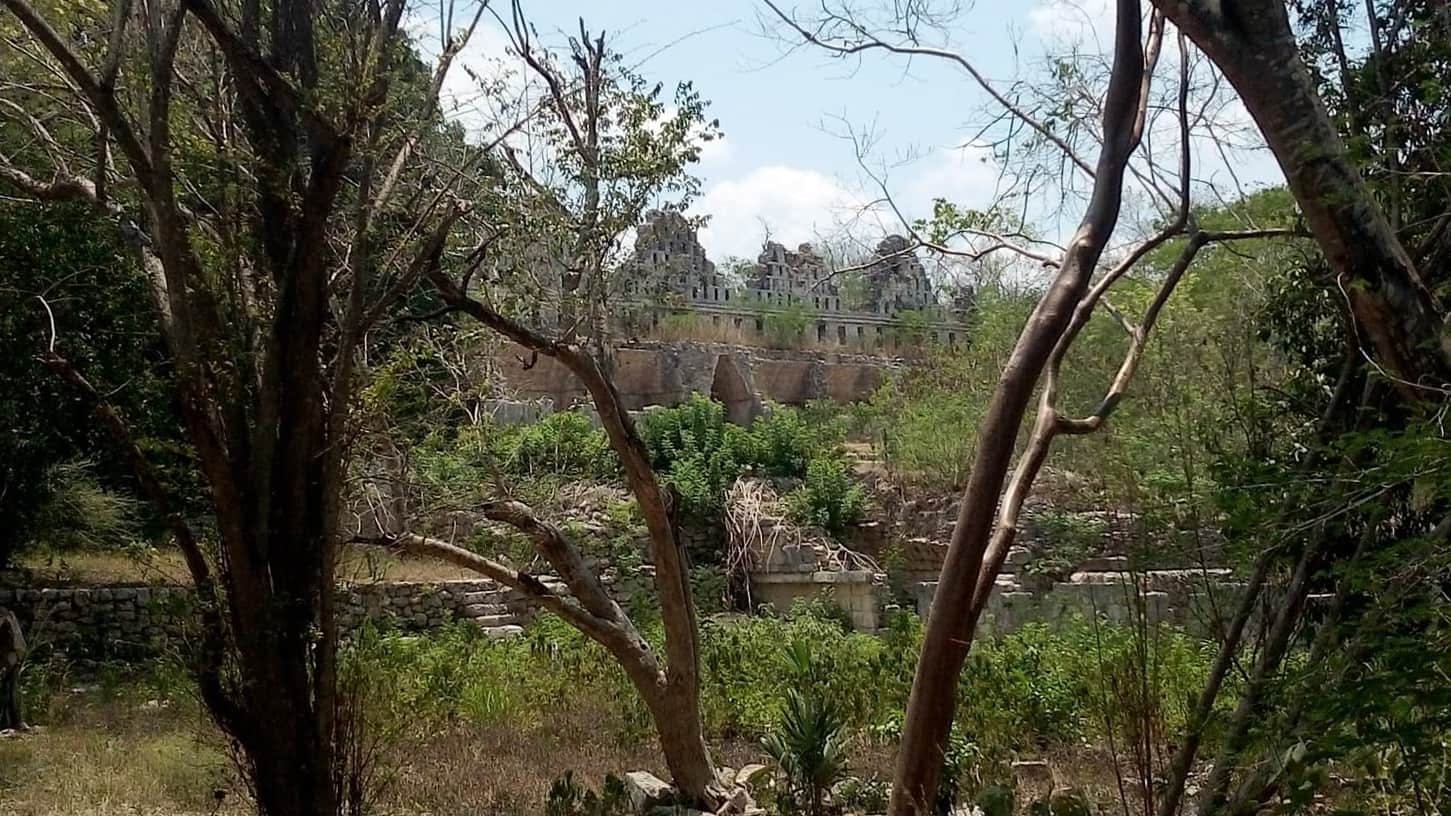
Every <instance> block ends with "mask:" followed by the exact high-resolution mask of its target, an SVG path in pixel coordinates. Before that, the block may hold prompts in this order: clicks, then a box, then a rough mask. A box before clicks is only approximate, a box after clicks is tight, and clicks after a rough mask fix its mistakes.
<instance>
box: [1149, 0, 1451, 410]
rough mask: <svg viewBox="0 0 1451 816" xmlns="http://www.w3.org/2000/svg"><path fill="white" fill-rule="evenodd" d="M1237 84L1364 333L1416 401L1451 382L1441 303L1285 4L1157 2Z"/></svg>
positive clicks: (1262, 0) (1256, 0)
mask: <svg viewBox="0 0 1451 816" xmlns="http://www.w3.org/2000/svg"><path fill="white" fill-rule="evenodd" d="M1154 3H1155V5H1156V6H1158V8H1160V9H1161V10H1162V11H1163V12H1164V14H1165V15H1167V16H1168V17H1169V19H1171V20H1173V21H1174V23H1175V24H1176V25H1178V26H1179V28H1180V29H1182V30H1183V31H1184V32H1185V33H1186V34H1188V35H1189V37H1190V38H1191V39H1193V40H1194V43H1195V45H1197V46H1199V48H1200V49H1201V50H1202V51H1204V53H1205V54H1207V55H1208V56H1209V58H1210V59H1211V60H1213V61H1214V64H1215V65H1216V66H1218V67H1219V69H1220V71H1222V72H1223V73H1224V76H1225V77H1226V78H1227V79H1228V80H1229V81H1230V83H1231V84H1232V85H1233V86H1234V89H1235V90H1236V91H1237V92H1238V93H1239V96H1240V98H1241V99H1242V100H1243V101H1244V104H1245V107H1246V108H1247V109H1248V110H1249V112H1250V115H1251V116H1252V117H1253V118H1254V120H1255V123H1256V124H1257V125H1258V126H1259V128H1260V131H1261V132H1262V133H1263V134H1264V137H1265V140H1266V142H1267V143H1268V144H1269V146H1270V149H1271V150H1272V151H1273V152H1274V154H1275V158H1276V160H1277V161H1278V162H1279V164H1280V168H1281V169H1282V170H1283V171H1284V173H1285V179H1286V181H1287V182H1288V183H1289V186H1290V190H1291V192H1293V193H1294V195H1295V199H1296V201H1297V202H1298V203H1299V205H1300V208H1301V210H1302V211H1303V212H1304V214H1305V220H1306V222H1307V223H1308V224H1309V226H1310V230H1311V232H1312V233H1313V234H1314V236H1315V240H1316V241H1317V242H1318V243H1319V245H1320V248H1321V251H1323V252H1324V254H1325V258H1326V260H1327V261H1328V262H1329V264H1330V269H1331V271H1332V272H1333V273H1334V280H1332V281H1329V282H1327V283H1328V285H1331V286H1334V287H1335V288H1336V290H1337V292H1339V293H1340V296H1341V297H1344V298H1346V299H1347V300H1348V301H1349V303H1350V308H1351V312H1352V314H1353V315H1354V318H1355V330H1356V333H1357V336H1358V338H1359V339H1360V340H1361V341H1362V342H1365V343H1368V345H1369V347H1370V349H1369V350H1370V351H1371V352H1373V355H1374V357H1375V358H1376V362H1377V363H1378V364H1379V365H1380V366H1381V367H1382V368H1384V369H1386V370H1387V371H1388V372H1389V373H1390V374H1392V375H1394V376H1395V377H1397V378H1399V379H1400V380H1402V381H1403V382H1401V383H1400V388H1401V391H1402V393H1403V394H1404V395H1406V396H1408V397H1410V398H1412V399H1414V400H1422V399H1425V398H1426V397H1427V396H1428V395H1429V394H1430V392H1428V391H1426V390H1425V389H1422V388H1417V387H1416V386H1417V385H1423V386H1428V387H1435V386H1442V385H1444V384H1446V383H1447V382H1451V364H1448V359H1451V347H1448V343H1447V336H1446V334H1445V333H1444V329H1443V323H1442V319H1441V316H1440V314H1439V310H1438V308H1437V305H1436V302H1435V300H1434V298H1433V297H1432V295H1431V292H1430V290H1429V289H1428V288H1427V287H1426V285H1425V283H1424V282H1423V280H1422V279H1421V276H1420V275H1419V273H1418V272H1417V271H1416V268H1415V265H1414V263H1413V262H1412V261H1411V258H1410V255H1409V254H1408V253H1407V252H1406V249H1405V247H1404V246H1402V244H1401V241H1400V239H1399V238H1398V237H1397V235H1396V233H1395V230H1393V229H1392V228H1391V225H1390V222H1389V221H1388V220H1387V219H1386V216H1385V213H1384V212H1383V211H1382V209H1381V207H1380V206H1379V205H1378V204H1377V203H1376V200H1375V197H1374V196H1373V195H1372V194H1371V191H1370V188H1369V187H1368V186H1367V185H1366V183H1365V181H1364V179H1362V178H1361V176H1360V173H1359V171H1358V170H1357V169H1356V168H1355V166H1354V165H1353V164H1351V162H1350V158H1349V156H1348V155H1347V154H1346V151H1345V145H1344V143H1342V142H1341V139H1340V134H1339V132H1338V131H1337V130H1336V128H1335V124H1334V122H1332V121H1331V119H1330V115H1329V113H1328V111H1327V110H1326V108H1325V105H1324V102H1323V101H1322V100H1321V98H1320V94H1319V92H1318V91H1317V90H1316V88H1315V82H1314V80H1313V79H1312V78H1311V76H1310V72H1309V70H1308V69H1307V68H1306V66H1305V63H1304V61H1303V60H1301V58H1300V50H1299V46H1298V45H1297V43H1296V42H1295V36H1294V33H1293V31H1292V30H1291V29H1290V20H1289V16H1288V14H1287V12H1286V10H1285V5H1284V3H1283V2H1282V0H1222V2H1219V3H1209V2H1205V1H1204V0H1154Z"/></svg>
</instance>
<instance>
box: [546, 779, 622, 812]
mask: <svg viewBox="0 0 1451 816" xmlns="http://www.w3.org/2000/svg"><path fill="white" fill-rule="evenodd" d="M629 811H630V797H629V794H628V793H627V792H626V791H625V783H624V782H623V781H621V780H620V778H619V777H618V776H615V775H614V774H607V775H606V776H605V783H604V786H603V787H602V788H601V789H600V792H599V793H595V792H594V791H593V790H591V789H590V788H589V787H588V786H587V785H582V784H580V783H578V782H576V781H574V771H565V772H564V776H562V777H560V778H558V779H556V780H554V783H553V784H551V785H550V786H549V798H548V799H546V800H545V802H544V816H623V814H626V813H628V812H629Z"/></svg>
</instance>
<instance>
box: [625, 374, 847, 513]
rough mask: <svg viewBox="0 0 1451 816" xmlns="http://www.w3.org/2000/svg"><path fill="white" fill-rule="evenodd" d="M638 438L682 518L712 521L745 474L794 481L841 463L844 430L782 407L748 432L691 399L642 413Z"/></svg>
mask: <svg viewBox="0 0 1451 816" xmlns="http://www.w3.org/2000/svg"><path fill="white" fill-rule="evenodd" d="M640 436H641V438H643V439H644V441H645V447H646V448H647V449H648V451H649V453H650V459H651V462H652V463H653V464H654V465H655V467H656V468H657V469H658V470H659V471H660V472H661V474H662V478H663V480H664V481H665V483H666V484H668V485H670V486H671V487H672V488H674V490H675V492H676V493H677V494H679V496H680V506H681V509H682V510H683V511H684V512H685V513H686V515H688V516H691V517H694V518H710V517H713V516H716V515H719V513H720V512H721V509H722V506H723V502H724V499H725V492H726V490H728V489H729V488H730V486H731V484H733V483H734V482H735V480H736V479H738V478H740V477H741V476H742V475H744V474H746V473H759V474H762V475H767V476H773V477H777V478H791V479H799V478H802V477H807V476H809V470H810V463H811V461H812V459H813V458H818V459H822V460H826V459H831V458H837V459H839V458H840V456H841V443H842V440H843V439H844V431H843V429H842V427H841V424H840V423H826V422H821V423H812V422H808V421H807V420H806V418H805V417H804V416H803V415H802V413H801V412H800V411H798V410H796V409H794V408H788V407H782V406H777V407H775V408H774V409H773V410H772V411H771V413H769V414H767V415H766V416H763V417H761V418H760V419H757V420H756V421H755V422H754V423H753V424H752V425H751V427H750V429H749V430H748V429H745V428H741V427H739V426H737V425H733V424H731V423H729V422H727V421H726V418H725V408H724V406H722V405H721V404H720V403H718V402H714V401H712V400H710V399H709V398H707V397H704V396H702V395H700V394H693V395H691V397H690V399H688V400H686V401H685V402H683V403H681V404H679V405H677V406H675V407H673V408H665V409H662V410H658V411H651V412H650V413H648V414H646V415H645V416H644V418H643V419H642V420H641V422H640ZM844 472H845V470H844V467H843V473H844Z"/></svg>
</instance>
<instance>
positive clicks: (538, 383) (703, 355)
mask: <svg viewBox="0 0 1451 816" xmlns="http://www.w3.org/2000/svg"><path fill="white" fill-rule="evenodd" d="M521 358H523V359H530V360H531V362H532V365H530V366H529V367H528V368H525V367H524V366H523V365H521V364H520V363H519V359H521ZM497 361H498V371H499V376H500V378H501V379H502V381H503V384H504V388H505V390H506V391H508V392H510V394H511V395H512V396H514V397H517V398H520V399H524V400H539V399H548V400H551V401H552V404H553V407H554V408H555V410H563V409H566V408H568V407H569V406H571V405H573V404H574V403H576V402H579V401H585V400H588V396H587V395H586V394H585V392H584V389H583V387H582V386H580V384H579V381H578V380H576V379H575V378H574V376H573V375H572V374H570V373H569V371H568V370H566V369H565V368H564V366H562V365H560V364H559V363H557V362H555V361H554V360H551V359H549V358H547V357H540V358H539V359H538V360H537V361H535V360H533V359H532V358H531V357H530V355H527V354H525V353H524V352H523V351H522V350H521V349H518V348H514V347H506V348H504V349H502V350H500V351H499V353H498V355H497ZM897 365H898V363H897V361H895V360H893V359H892V358H887V357H876V356H871V355H864V354H847V353H838V352H807V351H788V350H780V349H760V348H747V347H744V346H731V345H725V344H717V343H654V342H640V343H628V344H623V345H621V346H620V347H619V348H618V349H616V351H615V366H616V369H615V385H616V387H617V388H618V389H619V391H620V396H621V397H622V398H623V399H624V402H625V407H626V408H627V409H630V410H638V409H641V408H645V407H647V406H651V405H675V404H677V403H680V402H683V401H684V400H685V399H687V398H688V397H689V396H690V395H691V394H692V393H700V394H706V395H709V396H713V397H715V398H717V399H719V400H720V401H721V402H723V403H725V404H726V406H727V408H728V409H729V410H730V412H731V415H732V416H733V417H737V416H744V415H745V414H746V413H747V412H758V411H759V410H760V403H761V401H764V400H770V401H774V402H780V403H785V404H788V405H800V404H803V403H806V402H810V401H811V400H816V399H831V400H836V401H838V402H856V401H859V400H864V399H866V398H868V397H870V396H871V394H872V392H874V391H875V390H876V389H877V388H878V387H879V386H880V385H881V384H882V382H883V381H884V380H885V379H886V376H887V374H888V373H889V372H890V371H892V370H893V369H894V368H896V367H897Z"/></svg>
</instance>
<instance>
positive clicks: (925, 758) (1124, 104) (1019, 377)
mask: <svg viewBox="0 0 1451 816" xmlns="http://www.w3.org/2000/svg"><path fill="white" fill-rule="evenodd" d="M1141 31H1142V21H1141V20H1140V17H1139V8H1138V3H1137V2H1136V0H1119V2H1118V14H1117V31H1116V34H1115V50H1114V63H1113V75H1112V78H1111V79H1110V82H1109V90H1108V95H1107V98H1106V100H1105V103H1104V142H1103V148H1102V150H1101V151H1100V154H1099V159H1098V167H1097V172H1096V175H1095V180H1094V187H1093V196H1092V198H1091V199H1090V201H1089V205H1088V210H1087V211H1086V212H1085V214H1084V217H1083V221H1082V222H1081V223H1080V225H1079V227H1078V230H1077V232H1076V233H1075V234H1074V236H1073V239H1072V241H1071V242H1070V243H1069V245H1068V250H1067V252H1066V253H1065V254H1064V258H1063V261H1062V263H1061V265H1060V266H1059V271H1058V275H1057V276H1056V277H1055V278H1054V281H1053V283H1052V285H1051V286H1050V287H1049V289H1048V291H1047V292H1046V293H1045V294H1044V295H1043V298H1042V299H1041V300H1040V301H1039V302H1038V306H1037V307H1036V308H1035V309H1034V310H1033V314H1032V316H1031V317H1030V318H1029V320H1028V324H1027V325H1026V326H1025V327H1024V328H1023V331H1022V333H1021V334H1020V335H1019V336H1018V343H1017V345H1016V347H1014V349H1013V354H1012V356H1011V357H1010V358H1009V360H1008V363H1007V365H1005V366H1004V367H1003V373H1002V377H1001V379H1000V380H999V381H998V387H997V390H996V392H995V393H994V394H993V397H992V401H991V402H990V403H989V404H988V409H987V413H986V415H985V416H984V418H983V422H982V425H981V426H980V428H979V430H978V448H977V452H976V454H975V456H974V458H973V464H972V475H971V476H970V477H969V479H968V484H967V488H966V490H965V492H964V495H963V500H962V508H961V511H960V512H959V513H958V517H957V523H956V526H955V527H954V528H953V531H952V539H951V542H950V543H949V546H948V550H947V558H946V560H945V561H944V563H943V566H942V573H941V576H940V578H939V580H938V585H937V586H938V589H937V595H936V597H934V598H933V601H932V613H931V617H930V619H929V620H928V622H927V629H926V632H925V634H924V637H923V642H922V654H921V657H920V658H919V660H918V663H917V672H916V675H915V676H914V678H913V681H912V694H911V697H910V698H909V699H908V702H907V712H906V720H905V724H904V726H903V729H902V744H901V747H900V748H899V751H898V754H897V767H896V773H895V776H894V780H893V785H892V799H891V805H890V808H889V812H890V813H891V814H892V816H921V815H922V814H930V813H931V812H932V810H933V803H934V801H935V799H936V793H937V786H938V783H939V782H940V779H941V774H942V764H943V760H944V758H945V756H946V751H947V747H948V740H949V738H950V736H951V733H952V720H953V714H954V712H955V709H956V701H957V682H958V677H959V675H960V674H961V672H962V665H963V663H964V661H966V659H967V654H968V650H969V649H971V648H972V641H973V636H974V634H975V632H976V629H977V619H978V616H979V614H980V613H981V610H982V607H983V606H984V604H983V603H980V602H976V598H975V596H976V594H977V593H976V587H977V586H978V585H979V583H980V580H979V579H980V578H982V577H983V576H982V575H981V573H982V569H983V556H984V555H985V553H986V551H987V548H988V543H989V539H990V538H991V537H992V536H993V534H994V527H995V525H994V517H995V514H996V510H997V507H998V499H999V497H1000V495H1001V493H1002V489H1003V483H1004V480H1005V478H1006V476H1007V471H1008V468H1009V466H1010V465H1011V463H1012V458H1013V450H1014V446H1015V442H1016V440H1017V436H1018V432H1019V430H1020V429H1021V427H1022V424H1023V418H1024V416H1025V414H1026V412H1027V407H1028V401H1029V400H1030V399H1031V398H1032V395H1033V390H1034V388H1035V386H1036V385H1037V383H1038V378H1039V376H1040V375H1041V374H1042V371H1043V368H1044V366H1045V365H1046V364H1047V361H1048V357H1049V355H1050V354H1051V353H1052V351H1053V348H1054V346H1055V345H1056V344H1057V343H1058V340H1059V338H1060V337H1061V336H1062V335H1063V332H1064V331H1065V330H1066V329H1067V327H1068V325H1069V322H1070V321H1071V319H1072V316H1073V312H1074V308H1075V307H1076V306H1077V304H1078V302H1079V301H1080V300H1081V299H1082V297H1083V295H1084V292H1085V291H1086V289H1087V286H1088V281H1089V278H1090V276H1091V275H1092V274H1093V270H1094V268H1095V267H1096V266H1097V264H1098V260H1099V257H1100V256H1101V255H1102V254H1103V249H1104V246H1105V245H1106V244H1107V243H1108V239H1109V237H1110V236H1111V235H1112V234H1113V231H1114V227H1115V226H1116V225H1117V223H1118V216H1119V208H1120V205H1121V203H1122V198H1123V178H1124V172H1125V168H1126V166H1127V163H1128V159H1129V156H1130V155H1131V154H1132V153H1133V151H1134V149H1135V148H1136V147H1137V146H1138V139H1139V135H1140V133H1139V132H1138V130H1137V128H1135V126H1134V123H1135V122H1136V121H1138V119H1139V115H1138V111H1139V104H1138V97H1139V90H1140V83H1141V82H1142V81H1143V78H1144V73H1145V72H1144V48H1143V42H1142V41H1141ZM1015 532H1016V531H1015V530H1011V529H1009V530H1001V531H999V533H1000V534H1001V535H1002V536H1003V537H1004V539H1005V541H1006V540H1010V539H1011V537H1012V536H1013V534H1014V533H1015ZM988 586H989V588H991V581H989V582H988Z"/></svg>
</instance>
